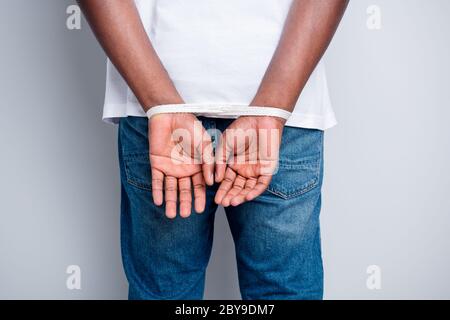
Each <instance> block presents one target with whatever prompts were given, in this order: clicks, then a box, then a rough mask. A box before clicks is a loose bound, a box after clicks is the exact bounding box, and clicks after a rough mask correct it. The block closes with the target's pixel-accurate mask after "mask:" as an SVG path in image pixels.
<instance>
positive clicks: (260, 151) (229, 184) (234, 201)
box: [215, 116, 285, 207]
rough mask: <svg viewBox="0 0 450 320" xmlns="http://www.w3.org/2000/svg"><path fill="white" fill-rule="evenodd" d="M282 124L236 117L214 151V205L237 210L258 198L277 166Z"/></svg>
mask: <svg viewBox="0 0 450 320" xmlns="http://www.w3.org/2000/svg"><path fill="white" fill-rule="evenodd" d="M284 123H285V122H284V120H282V119H280V118H276V117H257V116H251V117H240V118H238V119H237V120H235V121H234V122H233V123H232V124H231V125H230V126H229V127H228V128H227V129H226V130H225V132H224V134H223V135H222V137H221V139H220V141H219V144H218V146H217V148H216V169H215V173H216V175H215V177H216V182H217V183H221V184H220V186H219V189H218V191H217V193H216V197H215V202H216V203H217V204H221V205H223V206H224V207H227V206H229V205H230V204H231V205H232V206H237V205H240V204H242V203H244V202H245V201H251V200H253V199H255V198H256V197H258V196H259V195H261V194H262V193H263V192H264V191H265V190H266V189H267V187H268V186H269V183H270V181H271V180H272V175H273V173H274V172H275V170H276V168H277V165H278V153H279V149H280V141H281V134H282V131H283V127H284Z"/></svg>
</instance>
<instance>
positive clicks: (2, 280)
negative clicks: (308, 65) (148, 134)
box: [0, 0, 450, 299]
mask: <svg viewBox="0 0 450 320" xmlns="http://www.w3.org/2000/svg"><path fill="white" fill-rule="evenodd" d="M71 3H72V2H71V1H66V0H64V1H62V0H40V1H32V0H0V41H1V50H0V90H1V95H0V106H1V111H2V116H1V117H0V133H1V134H0V146H1V149H0V150H1V151H0V154H1V157H0V177H1V179H0V218H1V222H0V298H5V299H12V298H27V299H29V298H31V299H34V298H41V299H47V298H57V299H79V298H85V299H96V298H104V299H122V298H126V293H127V284H126V280H125V278H124V274H123V271H122V265H121V260H120V250H119V178H118V169H117V155H116V129H115V128H114V127H113V126H110V125H107V124H104V123H102V122H101V120H100V118H101V106H102V101H103V91H104V77H105V56H104V54H103V52H102V50H101V49H100V48H99V46H98V45H97V43H96V41H95V39H94V38H93V36H92V34H91V32H90V30H89V28H88V26H87V24H86V23H85V22H83V24H82V30H81V31H69V30H67V28H66V26H65V22H66V18H67V15H66V12H65V11H66V8H67V6H68V5H69V4H71ZM371 4H377V5H379V6H380V8H381V10H382V29H381V30H377V31H371V30H368V28H367V26H366V20H367V14H366V9H367V7H368V6H369V5H371ZM449 9H450V2H449V1H448V0H431V1H424V0H413V1H412V0H377V1H366V0H353V1H351V4H350V7H349V10H348V12H347V14H346V17H345V19H344V21H343V23H342V25H341V27H340V30H339V32H338V35H337V36H336V38H335V40H334V42H333V44H332V46H331V48H330V50H329V52H328V53H327V56H326V63H327V67H328V74H329V80H330V89H331V94H332V98H333V103H334V106H335V109H336V112H337V115H338V119H339V121H340V123H339V126H338V127H336V128H334V129H331V130H330V131H328V132H327V139H326V182H325V186H324V206H323V211H322V223H323V247H324V248H323V251H324V259H325V269H326V298H329V299H336V298H339V299H348V298H360V299H380V298H385V299H393V298H404V299H412V298H426V299H430V298H447V299H448V298H450V275H449V270H450V268H449V267H450V256H449V253H450V252H449V245H450V235H449V233H448V231H449V226H450V215H449V214H450V196H449V195H448V192H449V190H450V172H449V171H450V169H449V166H448V164H449V163H450V153H449V150H450V127H449V126H448V121H449V120H448V119H449V118H450V103H449V100H450V99H449V98H450V90H449V89H450V88H449V74H450V62H449V57H450V43H449V41H448V39H449V38H448V34H449V31H450V20H449V19H448V17H449V14H450V10H449ZM216 224H217V226H216V235H215V239H214V240H215V242H214V249H213V256H212V259H211V263H210V266H209V269H208V278H207V288H206V298H231V299H234V298H239V292H238V285H237V280H236V266H235V261H234V252H233V246H232V241H231V238H230V233H229V230H228V227H227V225H226V222H225V219H224V216H223V212H222V211H220V212H219V213H218V215H217V220H216ZM72 264H75V265H79V266H80V267H81V270H82V289H81V290H72V291H71V290H68V289H67V288H66V279H67V276H68V275H67V274H66V267H67V266H68V265H72ZM369 265H378V266H380V268H381V270H382V288H381V290H369V289H368V288H367V287H366V279H367V277H368V275H367V273H366V269H367V267H368V266H369Z"/></svg>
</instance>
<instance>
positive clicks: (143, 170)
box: [123, 152, 152, 191]
mask: <svg viewBox="0 0 450 320" xmlns="http://www.w3.org/2000/svg"><path fill="white" fill-rule="evenodd" d="M123 165H124V169H125V175H126V179H127V182H128V183H129V184H131V185H133V186H135V187H137V188H139V189H142V190H147V191H151V190H152V184H151V182H152V177H151V168H150V158H149V155H148V153H147V152H145V153H143V152H139V153H128V154H125V155H123Z"/></svg>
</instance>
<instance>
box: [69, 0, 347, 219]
mask: <svg viewBox="0 0 450 320" xmlns="http://www.w3.org/2000/svg"><path fill="white" fill-rule="evenodd" d="M78 3H79V4H80V7H81V8H82V10H83V12H84V14H85V16H86V18H87V20H88V21H89V23H90V25H91V28H92V30H93V31H94V33H95V34H96V36H97V38H98V40H99V42H100V44H101V45H102V47H103V48H104V50H105V52H106V54H107V55H108V57H109V58H110V59H111V61H112V62H113V64H114V65H115V66H116V68H117V69H118V70H119V72H120V73H121V75H122V76H123V78H124V79H125V81H126V82H127V83H128V85H129V86H130V88H131V89H132V90H133V92H134V94H135V95H136V97H137V99H138V100H139V102H140V104H141V105H142V107H143V109H144V111H147V110H148V109H149V108H151V107H152V106H156V105H161V104H180V103H183V99H182V97H181V96H180V94H179V93H178V92H177V90H176V88H175V86H174V84H173V82H172V81H171V79H170V77H169V75H168V73H167V72H166V70H165V69H164V66H163V65H162V63H161V60H160V59H159V57H158V56H157V54H156V52H155V50H154V48H153V46H152V44H151V42H150V40H149V38H148V36H147V34H146V32H145V30H144V27H143V25H142V22H141V20H140V17H139V14H138V11H137V9H136V7H135V4H134V1H133V0H108V1H105V0H78ZM347 4H348V0H293V4H292V7H291V9H290V12H289V15H288V19H287V21H286V24H285V27H284V31H283V35H282V37H281V39H280V42H279V45H278V47H277V50H276V52H275V54H274V57H273V59H272V61H271V63H270V65H269V67H268V69H267V71H266V74H265V76H264V78H263V80H262V82H261V84H260V86H259V89H258V91H257V93H256V94H255V97H254V99H253V101H252V102H251V104H250V105H253V106H269V107H276V108H281V109H284V110H288V111H292V110H293V108H294V106H295V104H296V102H297V100H298V98H299V96H300V94H301V92H302V90H303V88H304V86H305V84H306V83H307V81H308V79H309V77H310V75H311V73H312V72H313V70H314V69H315V67H316V65H317V63H318V62H319V61H320V59H321V58H322V56H323V54H324V52H325V51H326V49H327V47H328V45H329V43H330V41H331V39H332V38H333V35H334V33H335V31H336V29H337V27H338V25H339V22H340V20H341V18H342V16H343V14H344V12H345V9H346V7H347ZM284 123H285V121H284V120H282V119H280V118H276V117H251V116H249V117H240V118H238V119H236V120H235V121H234V122H233V123H232V124H231V125H230V127H229V128H228V129H227V131H228V134H227V131H225V133H224V135H223V137H222V139H221V141H220V143H219V145H218V148H217V152H216V156H215V161H213V155H212V148H211V140H210V137H209V136H208V135H207V134H205V133H204V128H203V127H202V126H201V124H200V123H199V122H198V120H197V118H196V117H195V115H193V114H172V115H158V116H156V117H153V118H152V119H151V120H149V145H150V146H151V148H150V149H151V152H150V162H151V166H152V189H153V200H154V202H155V204H157V205H161V204H162V203H163V201H165V202H166V215H167V216H168V217H170V218H174V217H175V216H176V214H177V212H176V203H177V201H179V202H180V215H181V216H182V217H188V216H189V215H190V213H191V205H192V204H191V193H192V192H193V193H194V198H195V201H194V208H195V211H196V212H199V213H200V212H202V211H203V210H204V207H205V197H206V195H205V188H206V185H212V184H213V183H214V180H215V182H217V183H220V186H219V190H218V191H217V194H216V197H215V201H216V203H218V204H221V205H224V206H228V205H239V204H241V203H243V202H245V201H251V200H253V199H255V198H256V197H257V196H259V195H260V194H261V193H263V192H264V191H265V190H266V188H267V187H268V185H269V183H270V181H271V179H272V172H271V171H270V170H271V169H270V168H271V167H272V164H273V163H275V162H276V159H269V161H265V162H264V163H265V165H262V164H261V163H256V164H255V163H239V164H237V165H236V164H229V161H228V160H229V159H230V158H234V157H236V156H239V155H242V154H245V153H248V152H249V150H250V149H251V148H248V146H245V147H243V148H239V146H231V147H228V148H227V144H228V142H229V140H230V139H229V137H230V136H231V135H230V134H229V132H231V131H230V130H231V129H254V130H257V132H259V129H265V130H277V131H278V132H279V133H280V134H279V137H281V133H282V130H283V127H284ZM177 129H185V130H188V131H189V132H191V133H192V134H193V135H195V136H198V137H199V139H197V141H199V142H198V143H197V144H196V145H193V144H192V145H186V142H184V143H183V144H179V143H177V142H176V141H175V142H174V141H173V139H172V138H171V133H172V132H173V131H175V130H177ZM260 141H261V139H260V138H259V137H256V139H254V141H253V142H252V141H250V143H256V144H258V146H257V148H259V143H260ZM168 146H171V147H177V148H179V149H180V150H184V153H183V152H182V153H183V156H184V157H185V159H188V158H190V157H192V158H196V159H202V161H201V162H202V163H200V164H187V163H188V162H186V163H184V162H183V160H182V159H181V160H180V161H181V162H178V163H174V161H172V160H171V159H170V152H169V149H168ZM270 147H271V149H274V151H278V149H279V141H278V143H277V142H271V145H270ZM192 151H193V152H192ZM240 153H241V154H240ZM273 154H277V152H273ZM182 158H183V157H182ZM261 160H268V159H261ZM267 163H269V166H268V168H269V169H267V167H264V166H267Z"/></svg>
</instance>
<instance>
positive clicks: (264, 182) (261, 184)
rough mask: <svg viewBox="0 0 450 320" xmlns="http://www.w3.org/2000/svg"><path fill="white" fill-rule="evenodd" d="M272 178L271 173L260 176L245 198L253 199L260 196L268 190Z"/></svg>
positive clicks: (247, 199)
mask: <svg viewBox="0 0 450 320" xmlns="http://www.w3.org/2000/svg"><path fill="white" fill-rule="evenodd" d="M270 180H272V176H270V175H265V176H259V178H258V182H257V183H256V185H255V187H254V188H253V189H252V190H250V192H249V193H248V194H247V195H246V196H245V200H246V201H252V200H253V199H255V198H256V197H258V196H260V195H261V194H262V193H263V192H264V191H266V189H267V187H268V186H269V183H270Z"/></svg>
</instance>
